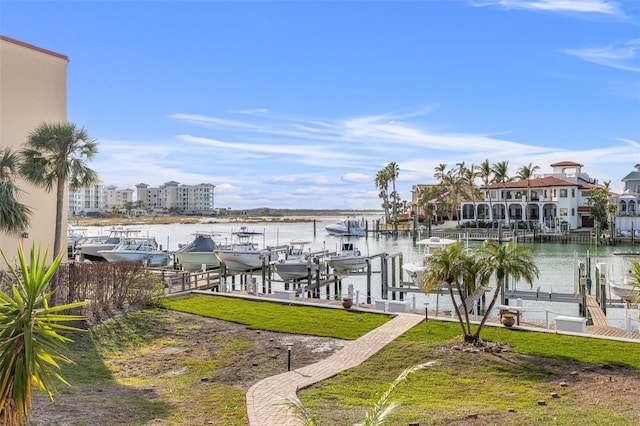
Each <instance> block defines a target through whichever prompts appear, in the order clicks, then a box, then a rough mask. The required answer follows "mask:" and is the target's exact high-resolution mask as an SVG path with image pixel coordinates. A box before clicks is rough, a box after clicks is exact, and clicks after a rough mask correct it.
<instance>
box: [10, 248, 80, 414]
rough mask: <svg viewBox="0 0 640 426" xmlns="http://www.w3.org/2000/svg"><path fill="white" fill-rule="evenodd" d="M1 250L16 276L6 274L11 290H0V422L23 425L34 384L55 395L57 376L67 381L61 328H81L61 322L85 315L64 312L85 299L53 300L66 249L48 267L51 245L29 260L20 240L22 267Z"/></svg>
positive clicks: (63, 339)
mask: <svg viewBox="0 0 640 426" xmlns="http://www.w3.org/2000/svg"><path fill="white" fill-rule="evenodd" d="M0 253H1V254H2V258H3V259H4V262H5V263H6V265H7V267H8V268H9V271H10V273H11V275H12V277H13V280H12V281H10V280H8V279H7V280H6V282H7V284H8V285H9V287H10V288H11V292H10V293H4V292H1V291H0V323H2V327H0V424H3V425H9V426H18V425H22V424H25V423H26V422H27V421H28V419H29V412H30V410H31V401H32V391H33V388H34V387H37V388H39V389H40V390H42V391H44V392H46V393H47V395H48V396H49V397H50V398H52V399H53V393H54V392H55V390H56V386H55V381H54V380H59V381H61V382H63V383H65V384H67V382H66V381H65V380H64V378H62V377H61V376H60V374H59V373H58V370H59V368H60V367H59V363H60V362H63V363H71V362H72V361H71V360H70V359H69V358H68V357H66V356H65V355H64V354H63V353H62V348H63V346H64V344H65V343H67V342H70V341H71V339H69V338H68V337H66V336H64V335H63V334H61V333H64V332H69V331H77V329H76V328H73V327H69V326H66V325H63V324H60V323H61V322H65V321H78V320H80V319H83V317H82V316H78V315H67V314H61V312H63V311H67V310H69V309H73V308H78V307H81V306H83V305H85V304H86V302H75V303H69V304H66V305H60V306H49V300H50V298H51V296H52V295H53V293H54V292H55V290H54V291H49V290H48V289H47V287H48V286H49V283H50V281H51V279H52V277H53V276H54V274H55V273H56V270H57V269H58V266H60V262H61V261H62V258H63V257H64V255H65V253H64V252H60V254H59V255H58V256H57V257H56V258H55V259H54V260H53V263H52V264H51V266H50V267H49V268H47V267H46V266H45V262H46V261H47V250H45V251H44V255H43V256H40V250H39V249H38V250H37V251H36V250H35V248H33V247H32V248H31V253H30V257H29V262H27V257H26V256H25V254H24V251H23V250H22V246H19V247H18V261H19V264H20V269H19V270H18V269H17V267H14V266H13V265H12V263H11V262H9V260H8V259H7V256H6V255H5V253H4V252H1V251H0Z"/></svg>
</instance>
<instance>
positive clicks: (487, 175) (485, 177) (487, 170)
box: [477, 159, 494, 229]
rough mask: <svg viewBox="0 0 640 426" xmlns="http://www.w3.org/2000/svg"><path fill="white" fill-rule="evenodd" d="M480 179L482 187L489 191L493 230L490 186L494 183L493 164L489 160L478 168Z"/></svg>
mask: <svg viewBox="0 0 640 426" xmlns="http://www.w3.org/2000/svg"><path fill="white" fill-rule="evenodd" d="M477 174H478V177H479V178H480V179H481V180H482V185H483V186H484V187H485V188H486V189H487V194H488V195H489V219H490V220H491V229H493V219H494V218H493V201H492V199H491V190H490V189H489V184H490V183H491V182H492V181H493V177H492V175H493V171H492V170H491V163H489V159H486V160H484V161H483V162H482V163H480V165H479V166H477Z"/></svg>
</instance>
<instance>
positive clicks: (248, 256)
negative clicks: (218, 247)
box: [216, 250, 264, 272]
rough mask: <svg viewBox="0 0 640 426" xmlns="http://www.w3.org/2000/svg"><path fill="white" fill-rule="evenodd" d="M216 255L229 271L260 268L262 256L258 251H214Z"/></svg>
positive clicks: (262, 261)
mask: <svg viewBox="0 0 640 426" xmlns="http://www.w3.org/2000/svg"><path fill="white" fill-rule="evenodd" d="M216 256H218V258H219V259H220V261H221V262H222V263H224V265H225V267H226V268H227V269H228V270H230V271H237V272H243V271H251V270H254V269H259V268H262V265H263V263H264V259H263V258H264V256H263V254H262V253H261V252H259V251H238V250H229V251H226V250H225V251H216Z"/></svg>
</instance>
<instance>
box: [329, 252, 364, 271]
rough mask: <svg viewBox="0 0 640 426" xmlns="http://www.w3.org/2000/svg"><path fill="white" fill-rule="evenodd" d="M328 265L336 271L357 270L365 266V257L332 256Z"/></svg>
mask: <svg viewBox="0 0 640 426" xmlns="http://www.w3.org/2000/svg"><path fill="white" fill-rule="evenodd" d="M328 263H329V266H331V267H332V268H333V270H334V271H336V272H357V271H362V270H364V269H365V268H366V267H367V258H366V257H362V256H332V257H331V258H329V262H328Z"/></svg>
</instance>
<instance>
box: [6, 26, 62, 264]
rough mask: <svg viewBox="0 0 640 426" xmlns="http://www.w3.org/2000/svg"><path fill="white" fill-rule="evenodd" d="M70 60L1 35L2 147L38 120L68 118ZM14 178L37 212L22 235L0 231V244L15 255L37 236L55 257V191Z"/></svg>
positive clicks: (21, 138) (15, 147)
mask: <svg viewBox="0 0 640 426" xmlns="http://www.w3.org/2000/svg"><path fill="white" fill-rule="evenodd" d="M68 62H69V59H68V58H67V56H65V55H61V54H59V53H56V52H52V51H50V50H46V49H43V48H41V47H37V46H34V45H31V44H28V43H25V42H22V41H19V40H15V39H12V38H10V37H6V36H3V35H0V90H1V93H2V96H0V147H2V148H9V149H11V150H12V151H14V152H17V151H20V150H21V149H22V146H23V144H24V143H25V142H26V141H27V136H28V134H29V133H30V132H31V131H32V130H34V129H35V128H36V127H37V126H38V125H39V124H40V123H42V122H64V121H66V120H67V64H68ZM15 184H16V186H17V187H18V188H20V190H21V193H20V198H19V201H20V202H21V203H23V204H25V205H26V206H28V207H29V208H30V209H31V211H32V212H33V214H32V215H31V218H30V226H29V228H28V229H25V230H24V231H23V232H22V233H21V234H20V235H18V236H9V235H5V234H0V236H1V238H0V250H2V251H3V252H4V253H5V254H6V255H7V257H8V258H9V259H12V258H13V257H14V256H15V255H16V253H17V248H18V245H19V244H22V245H23V246H24V247H25V249H29V248H30V247H31V245H32V244H33V243H34V242H35V243H36V244H37V245H40V246H41V247H42V248H43V249H44V248H46V247H49V249H50V251H49V258H50V259H51V253H52V249H53V242H54V239H55V235H54V234H55V221H56V215H55V213H54V212H55V211H56V192H55V191H50V192H47V191H45V190H44V189H42V188H38V187H35V186H33V185H31V184H29V183H27V182H25V181H24V180H23V179H21V178H20V176H15ZM65 195H66V194H65ZM66 228H67V214H66V210H65V211H64V212H63V218H62V229H63V230H65V232H66ZM62 237H64V236H62ZM1 263H3V262H0V269H4V268H5V265H2V264H1Z"/></svg>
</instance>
